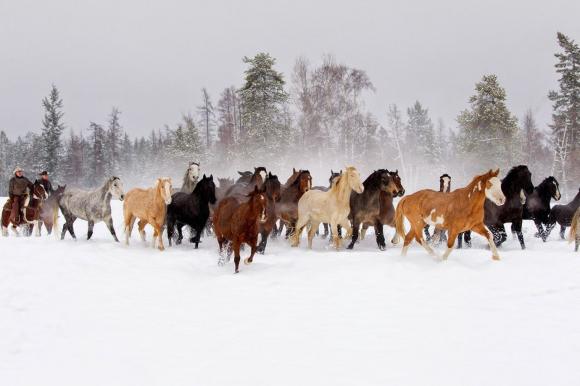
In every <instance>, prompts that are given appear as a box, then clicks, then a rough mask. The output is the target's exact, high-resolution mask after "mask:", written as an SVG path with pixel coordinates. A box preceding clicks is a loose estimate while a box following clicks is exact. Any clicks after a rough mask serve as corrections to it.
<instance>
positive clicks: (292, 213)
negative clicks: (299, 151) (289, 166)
mask: <svg viewBox="0 0 580 386" xmlns="http://www.w3.org/2000/svg"><path fill="white" fill-rule="evenodd" d="M292 178H293V179H292ZM285 185H286V187H285V188H282V190H281V194H280V201H279V202H278V203H277V204H276V214H277V217H278V218H280V227H279V228H278V230H277V234H278V235H279V234H281V233H282V229H283V228H284V226H286V238H288V237H289V236H290V235H291V234H292V233H293V232H294V230H295V227H296V221H297V220H298V201H299V200H300V198H301V197H302V196H303V195H304V193H306V192H308V191H309V190H311V188H312V176H311V175H310V172H309V171H308V170H302V169H301V170H298V172H297V173H296V170H295V169H293V173H292V176H291V178H290V179H288V181H287V182H286V184H285Z"/></svg>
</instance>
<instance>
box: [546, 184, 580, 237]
mask: <svg viewBox="0 0 580 386" xmlns="http://www.w3.org/2000/svg"><path fill="white" fill-rule="evenodd" d="M579 207H580V189H578V193H577V194H576V197H574V199H573V200H572V201H570V202H569V203H567V204H564V205H554V207H553V208H552V212H551V213H550V223H549V225H548V227H549V228H550V231H551V230H552V228H554V225H556V222H557V223H558V224H560V237H561V238H562V239H563V238H564V232H566V227H569V226H570V225H571V224H572V217H573V216H574V212H576V210H577V209H578V208H579ZM550 231H546V233H547V234H546V238H547V237H548V236H549V235H550Z"/></svg>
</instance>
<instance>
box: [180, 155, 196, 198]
mask: <svg viewBox="0 0 580 386" xmlns="http://www.w3.org/2000/svg"><path fill="white" fill-rule="evenodd" d="M198 180H199V162H190V163H189V167H188V168H187V170H186V171H185V175H184V176H183V185H181V190H180V192H183V193H187V194H191V192H193V189H195V185H197V181H198Z"/></svg>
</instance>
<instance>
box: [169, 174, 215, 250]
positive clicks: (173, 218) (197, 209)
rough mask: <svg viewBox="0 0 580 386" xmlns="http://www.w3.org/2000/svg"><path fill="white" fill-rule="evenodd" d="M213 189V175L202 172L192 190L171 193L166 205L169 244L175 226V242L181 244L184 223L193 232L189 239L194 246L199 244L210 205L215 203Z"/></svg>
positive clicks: (206, 222)
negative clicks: (187, 192)
mask: <svg viewBox="0 0 580 386" xmlns="http://www.w3.org/2000/svg"><path fill="white" fill-rule="evenodd" d="M215 190H216V189H215V184H214V182H213V175H210V176H209V177H206V176H205V174H204V175H203V177H202V179H201V180H199V183H198V184H197V185H196V186H195V189H193V192H191V193H190V194H185V193H182V192H178V193H175V194H174V195H173V199H172V201H171V204H170V205H169V206H168V207H167V238H168V239H169V245H170V246H171V240H172V239H173V233H174V232H175V228H176V227H177V233H178V238H177V241H176V243H177V244H181V241H182V240H183V232H182V228H183V227H184V226H185V225H189V226H190V227H191V228H192V230H193V233H194V234H193V235H192V237H191V239H190V240H189V241H190V242H192V243H195V248H197V247H198V246H199V239H200V238H201V234H202V232H203V228H204V227H205V226H207V224H208V218H209V213H210V205H213V204H215V203H216V197H215Z"/></svg>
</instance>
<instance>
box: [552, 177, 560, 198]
mask: <svg viewBox="0 0 580 386" xmlns="http://www.w3.org/2000/svg"><path fill="white" fill-rule="evenodd" d="M553 183H554V186H555V187H556V196H555V197H554V198H555V199H556V200H559V199H560V198H562V195H561V194H560V188H559V187H558V184H557V183H556V181H553Z"/></svg>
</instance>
